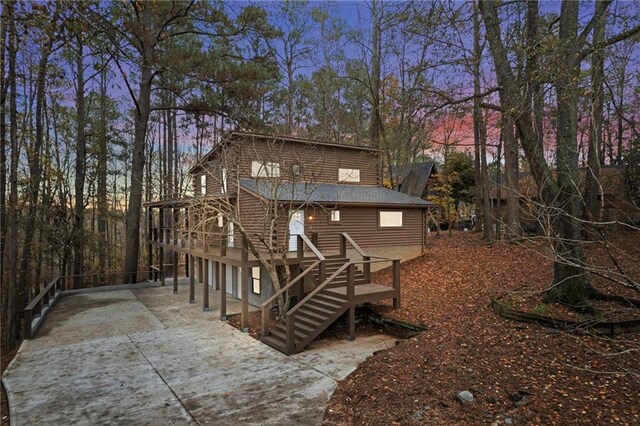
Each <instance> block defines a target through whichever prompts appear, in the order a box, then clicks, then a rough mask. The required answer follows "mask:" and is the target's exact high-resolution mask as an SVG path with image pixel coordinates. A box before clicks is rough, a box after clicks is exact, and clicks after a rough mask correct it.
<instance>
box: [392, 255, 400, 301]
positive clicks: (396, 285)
mask: <svg viewBox="0 0 640 426" xmlns="http://www.w3.org/2000/svg"><path fill="white" fill-rule="evenodd" d="M393 289H394V290H396V291H397V296H396V297H394V298H393V308H394V309H398V308H400V259H394V260H393Z"/></svg>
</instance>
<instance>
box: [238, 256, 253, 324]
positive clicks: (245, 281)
mask: <svg viewBox="0 0 640 426" xmlns="http://www.w3.org/2000/svg"><path fill="white" fill-rule="evenodd" d="M240 271H241V273H240V280H241V281H240V299H242V300H241V301H242V314H241V316H240V317H241V318H240V323H241V324H240V326H241V327H240V328H241V329H242V332H243V333H248V332H249V281H250V280H251V277H250V275H249V271H250V269H249V267H248V266H242V267H241V268H240Z"/></svg>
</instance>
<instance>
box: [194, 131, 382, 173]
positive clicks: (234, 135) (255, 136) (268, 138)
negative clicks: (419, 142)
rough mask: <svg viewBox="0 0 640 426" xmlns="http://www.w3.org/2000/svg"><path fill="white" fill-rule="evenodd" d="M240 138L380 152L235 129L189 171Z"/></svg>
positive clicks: (356, 146) (353, 146)
mask: <svg viewBox="0 0 640 426" xmlns="http://www.w3.org/2000/svg"><path fill="white" fill-rule="evenodd" d="M238 139H241V140H246V139H254V140H256V139H258V140H263V141H272V142H294V143H301V144H306V145H312V146H329V147H334V148H344V149H355V150H359V151H368V152H372V153H377V152H379V149H377V148H372V147H368V146H362V145H346V144H341V143H335V142H328V141H321V140H316V139H305V138H298V137H294V136H278V135H264V134H259V133H249V132H238V131H233V132H231V133H229V134H228V135H227V136H226V137H224V138H223V139H222V140H221V141H220V142H219V143H217V144H216V145H214V147H213V148H211V150H209V152H207V153H206V154H205V155H203V156H202V158H201V159H200V160H198V163H197V164H195V165H194V166H193V167H191V169H189V173H194V172H195V171H197V169H198V167H199V166H201V165H202V163H205V162H207V161H209V159H210V158H211V156H212V155H213V154H214V153H215V152H216V151H217V150H219V149H220V148H221V147H223V146H225V145H227V144H229V143H230V142H231V141H234V140H238Z"/></svg>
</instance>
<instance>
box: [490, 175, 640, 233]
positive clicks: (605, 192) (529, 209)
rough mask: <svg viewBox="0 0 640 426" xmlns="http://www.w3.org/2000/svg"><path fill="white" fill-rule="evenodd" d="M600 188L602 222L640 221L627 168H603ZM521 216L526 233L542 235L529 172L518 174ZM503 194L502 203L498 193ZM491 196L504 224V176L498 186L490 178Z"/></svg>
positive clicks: (583, 176) (582, 186) (497, 214)
mask: <svg viewBox="0 0 640 426" xmlns="http://www.w3.org/2000/svg"><path fill="white" fill-rule="evenodd" d="M586 173H587V169H586V168H581V169H580V182H579V187H580V191H581V193H583V192H584V185H585V180H586ZM599 182H600V188H601V191H600V193H599V194H598V200H599V203H600V211H599V214H600V217H599V218H598V219H599V220H601V221H605V222H607V221H620V222H631V221H637V220H639V219H640V209H638V206H636V205H634V204H633V202H631V200H630V199H629V196H628V191H627V182H626V177H625V167H624V166H623V165H614V166H602V168H601V169H600V179H599ZM518 186H519V195H520V197H519V203H520V206H521V209H520V214H521V221H522V224H523V227H524V228H525V230H526V231H529V232H537V231H540V229H539V227H540V224H539V218H538V217H537V216H538V215H537V214H536V206H537V203H539V202H540V196H539V194H538V188H537V186H536V184H535V181H534V180H533V176H532V175H531V174H530V173H528V172H520V173H519V174H518ZM498 188H500V194H499V199H498V191H497V189H498ZM489 196H490V199H491V203H492V209H493V212H494V216H495V217H497V218H498V219H499V220H501V221H502V222H503V223H504V222H505V221H506V204H507V188H506V181H505V176H504V175H500V183H499V184H498V185H496V179H495V177H491V178H490V185H489Z"/></svg>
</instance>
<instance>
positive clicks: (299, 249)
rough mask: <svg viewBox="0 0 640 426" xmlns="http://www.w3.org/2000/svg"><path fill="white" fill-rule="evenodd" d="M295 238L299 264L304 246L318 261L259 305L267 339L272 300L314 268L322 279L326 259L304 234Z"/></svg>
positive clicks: (263, 333) (264, 335) (263, 335)
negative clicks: (316, 268)
mask: <svg viewBox="0 0 640 426" xmlns="http://www.w3.org/2000/svg"><path fill="white" fill-rule="evenodd" d="M296 238H297V239H298V245H297V255H298V261H299V262H301V261H302V259H304V244H306V245H307V247H309V249H310V250H311V251H312V252H313V254H314V255H315V256H316V257H317V258H318V260H316V261H315V262H313V263H312V264H311V265H310V266H309V267H307V268H306V269H305V270H304V271H302V272H301V273H299V274H298V275H296V276H295V278H294V279H293V280H291V281H289V282H288V283H287V284H286V285H285V286H284V287H282V288H281V289H280V290H278V291H277V292H276V293H275V294H273V295H272V296H271V297H270V298H268V299H267V300H266V301H264V302H263V303H262V305H261V308H262V337H267V336H268V335H269V310H268V309H269V305H271V303H273V301H274V300H276V299H277V298H278V297H280V295H282V294H283V293H284V292H285V291H287V290H289V289H290V288H291V287H292V286H293V285H294V284H296V283H298V282H299V281H300V280H301V279H302V278H304V277H305V276H306V275H307V274H308V273H309V272H311V271H312V270H313V269H314V268H315V267H316V266H318V278H319V279H324V274H325V272H324V271H325V262H326V260H327V259H326V258H325V257H324V255H323V254H322V253H321V252H320V250H318V248H317V247H316V246H315V244H313V242H311V240H310V239H309V238H308V237H307V236H306V235H305V234H297V235H296Z"/></svg>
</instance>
